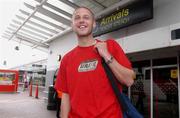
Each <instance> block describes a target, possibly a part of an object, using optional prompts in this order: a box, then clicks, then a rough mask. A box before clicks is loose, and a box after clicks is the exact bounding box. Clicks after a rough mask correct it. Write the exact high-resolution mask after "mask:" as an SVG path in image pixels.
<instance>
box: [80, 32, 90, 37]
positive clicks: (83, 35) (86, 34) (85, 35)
mask: <svg viewBox="0 0 180 118" xmlns="http://www.w3.org/2000/svg"><path fill="white" fill-rule="evenodd" d="M90 34H91V33H78V34H77V35H78V37H87V36H89V35H90Z"/></svg>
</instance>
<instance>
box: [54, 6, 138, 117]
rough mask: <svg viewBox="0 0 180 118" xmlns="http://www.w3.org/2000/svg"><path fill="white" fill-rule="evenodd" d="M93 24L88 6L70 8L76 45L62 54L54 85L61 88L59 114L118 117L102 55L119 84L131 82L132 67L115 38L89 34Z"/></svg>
mask: <svg viewBox="0 0 180 118" xmlns="http://www.w3.org/2000/svg"><path fill="white" fill-rule="evenodd" d="M95 24H96V23H95V18H94V14H93V13H92V11H91V10H89V9H88V8H86V7H80V8H78V9H76V10H75V11H74V13H73V17H72V28H73V31H74V32H75V33H76V35H77V40H78V45H77V46H76V47H75V48H74V49H73V50H71V51H70V52H69V53H67V54H66V55H65V56H64V57H63V59H62V61H61V64H60V69H59V73H58V77H57V82H56V89H58V90H60V91H62V102H61V118H122V110H121V107H120V106H119V104H118V102H117V100H116V97H115V95H114V93H113V90H112V88H111V85H110V84H109V81H108V79H107V76H106V73H105V71H104V68H103V67H102V64H101V61H102V58H104V60H105V61H106V63H107V64H108V65H109V67H110V69H111V70H112V72H113V73H114V75H115V76H116V78H117V80H118V81H119V83H121V84H123V85H126V86H131V85H132V84H133V82H134V81H133V77H134V71H133V70H132V68H131V63H130V62H129V60H128V59H127V57H126V56H125V54H124V52H123V50H122V49H121V47H120V46H119V44H118V43H117V42H115V41H114V40H113V39H109V40H107V41H105V42H103V41H100V40H97V39H94V38H93V35H92V30H93V28H94V27H95ZM72 40H73V39H72ZM121 84H119V90H120V91H121V90H122V87H121Z"/></svg>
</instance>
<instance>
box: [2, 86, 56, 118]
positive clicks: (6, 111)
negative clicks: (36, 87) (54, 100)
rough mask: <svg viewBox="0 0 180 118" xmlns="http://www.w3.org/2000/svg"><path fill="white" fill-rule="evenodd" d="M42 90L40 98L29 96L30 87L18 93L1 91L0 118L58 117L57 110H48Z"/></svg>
mask: <svg viewBox="0 0 180 118" xmlns="http://www.w3.org/2000/svg"><path fill="white" fill-rule="evenodd" d="M42 91H43V90H41V89H40V91H39V99H36V98H35V97H29V92H28V89H26V90H25V91H24V92H23V91H22V90H20V91H19V92H18V93H0V118H56V111H49V110H47V103H45V101H44V99H43V94H42ZM34 95H35V92H34V91H33V96H34Z"/></svg>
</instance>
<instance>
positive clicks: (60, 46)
mask: <svg viewBox="0 0 180 118" xmlns="http://www.w3.org/2000/svg"><path fill="white" fill-rule="evenodd" d="M76 44H77V40H76V36H75V35H74V33H72V32H70V33H68V34H66V35H64V36H62V37H60V38H58V39H57V40H54V41H53V42H51V43H50V47H49V54H48V62H47V70H54V69H56V68H58V67H59V61H58V55H62V57H63V56H64V54H66V53H67V52H68V51H69V50H71V49H72V48H74V47H75V46H76ZM50 52H52V54H51V53H50Z"/></svg>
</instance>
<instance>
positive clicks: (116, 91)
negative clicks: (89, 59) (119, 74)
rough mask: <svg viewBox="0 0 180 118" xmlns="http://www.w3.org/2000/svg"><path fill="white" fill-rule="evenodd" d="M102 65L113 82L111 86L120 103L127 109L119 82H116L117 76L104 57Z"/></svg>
mask: <svg viewBox="0 0 180 118" xmlns="http://www.w3.org/2000/svg"><path fill="white" fill-rule="evenodd" d="M102 66H103V68H104V70H105V72H106V75H107V77H108V80H109V82H110V84H111V87H112V89H113V91H114V93H115V95H116V98H117V100H118V103H119V105H120V106H122V109H123V111H127V108H126V105H125V104H124V102H123V98H122V93H121V92H120V90H119V88H118V85H117V82H116V77H115V76H114V74H113V72H112V71H111V69H110V68H109V66H108V65H107V64H106V62H105V60H104V59H103V58H102Z"/></svg>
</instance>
